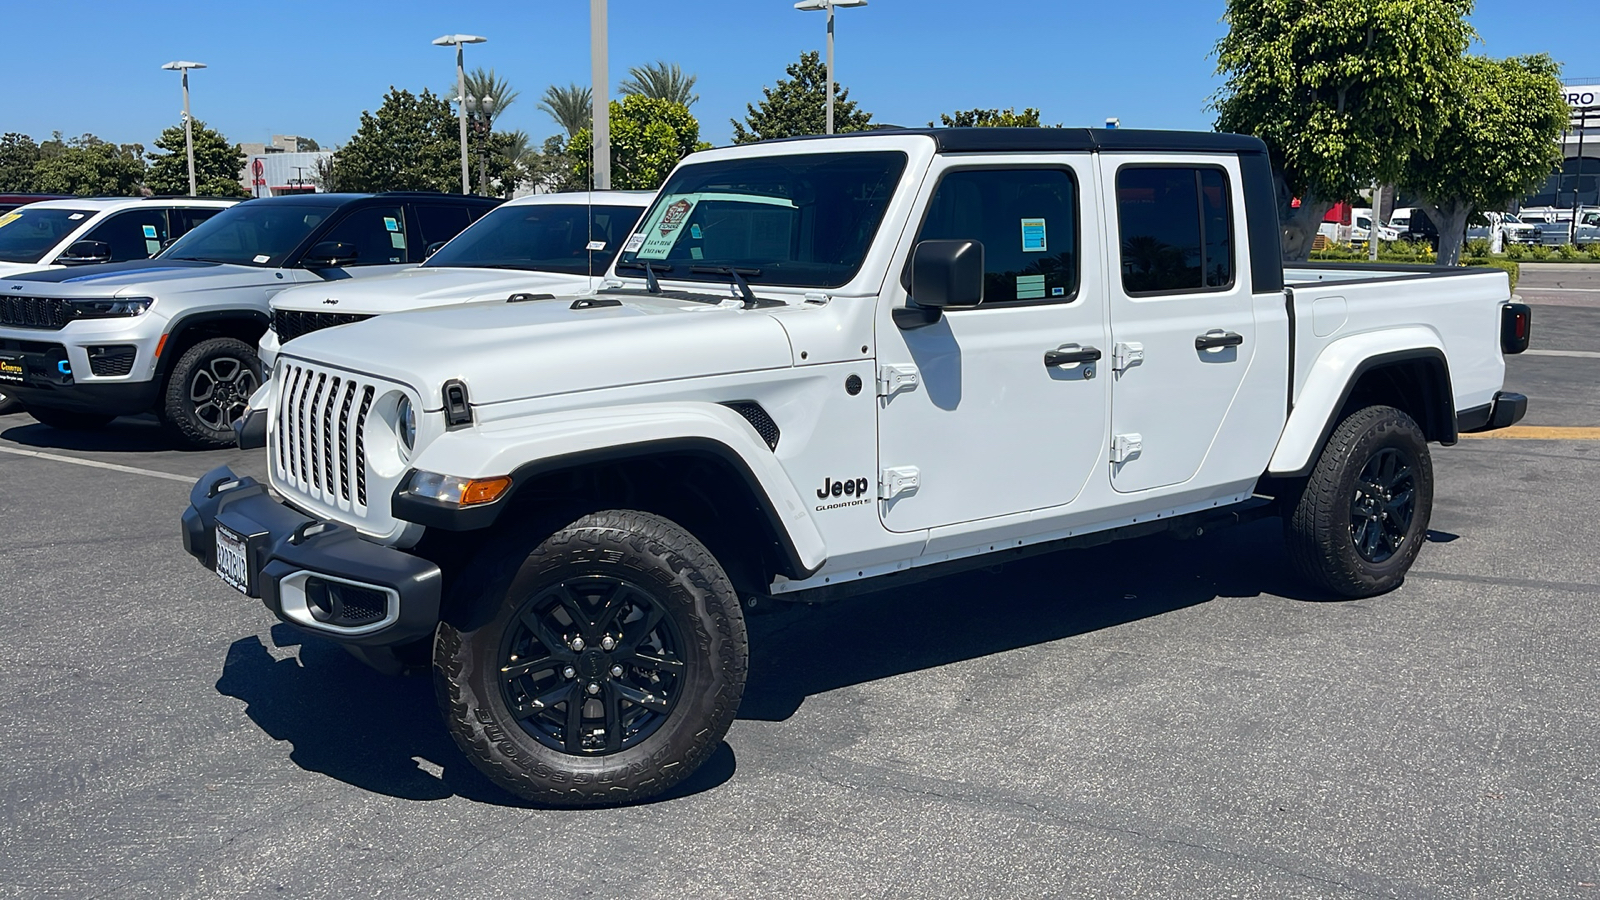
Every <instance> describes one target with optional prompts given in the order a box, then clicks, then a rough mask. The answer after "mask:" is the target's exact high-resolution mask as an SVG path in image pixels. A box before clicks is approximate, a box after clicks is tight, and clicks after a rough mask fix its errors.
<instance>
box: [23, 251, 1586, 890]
mask: <svg viewBox="0 0 1600 900" xmlns="http://www.w3.org/2000/svg"><path fill="white" fill-rule="evenodd" d="M1518 292H1519V294H1521V295H1522V297H1523V298H1524V299H1526V300H1527V301H1528V302H1529V303H1531V304H1532V305H1533V306H1534V308H1535V330H1534V339H1533V349H1534V350H1535V351H1538V352H1537V353H1535V354H1530V355H1525V356H1521V357H1517V358H1513V359H1511V360H1510V361H1509V363H1508V379H1507V387H1508V389H1511V390H1522V391H1523V392H1525V393H1527V394H1528V395H1529V396H1530V397H1531V398H1532V406H1531V409H1530V413H1529V417H1528V419H1527V424H1530V425H1544V426H1554V427H1585V426H1590V427H1593V426H1600V400H1597V398H1596V396H1595V390H1594V386H1595V381H1596V375H1597V373H1600V266H1587V267H1580V266H1531V265H1530V266H1526V267H1524V275H1523V282H1522V285H1521V287H1520V288H1519V291H1518ZM1585 354H1587V355H1585ZM39 454H42V455H39ZM1435 459H1436V466H1437V485H1438V488H1437V491H1438V498H1437V504H1436V508H1435V512H1434V519H1433V532H1432V533H1431V535H1430V543H1429V545H1428V546H1427V547H1425V548H1424V550H1423V552H1422V555H1421V557H1420V558H1419V560H1418V561H1417V564H1416V567H1415V569H1414V570H1413V573H1412V575H1411V577H1410V578H1409V579H1407V581H1406V583H1405V585H1404V586H1403V587H1402V588H1400V589H1399V590H1397V591H1395V592H1393V593H1391V594H1389V595H1387V596H1384V597H1380V598H1375V599H1371V600H1362V601H1356V602H1344V603H1330V602H1317V601H1316V600H1314V599H1311V598H1309V597H1307V596H1306V595H1305V594H1304V593H1303V592H1302V590H1301V588H1300V587H1299V586H1298V585H1297V584H1296V583H1295V582H1294V580H1293V579H1292V578H1291V577H1290V576H1289V574H1288V572H1287V571H1286V568H1285V566H1284V563H1283V561H1282V554H1281V541H1280V539H1279V537H1278V533H1277V524H1276V523H1275V522H1272V521H1266V522H1259V523H1256V524H1254V525H1251V526H1247V527H1243V528H1238V529H1234V530H1231V531H1224V532H1220V533H1217V534H1215V535H1212V536H1208V537H1207V538H1205V539H1202V540H1198V541H1191V542H1182V543H1180V542H1175V541H1170V540H1167V539H1160V538H1158V539H1147V540H1140V541H1132V542H1126V543H1122V544H1116V545H1111V546H1107V547H1102V548H1097V549H1093V550H1085V551H1075V552H1067V553H1060V554H1054V555H1050V556H1045V557H1039V558H1035V559H1032V560H1028V561H1026V562H1021V563H1016V564H1012V565H1009V566H1006V567H1004V568H1002V569H999V570H996V571H979V572H972V573H968V574H964V575H959V576H954V577H950V578H945V579H941V580H938V581H935V582H931V583H925V584H922V585H918V586H914V587H908V588H903V589H899V590H894V591H889V592H883V593H878V594H872V595H867V596H862V597H858V598H855V599H852V600H848V601H845V602H842V603H839V604H836V605H833V606H830V607H827V608H825V609H822V610H817V611H806V612H800V613H784V614H779V615H776V616H769V617H757V618H754V619H752V622H751V629H752V645H753V647H752V652H753V660H752V661H753V672H752V677H751V681H750V686H749V689H748V691H747V692H746V697H745V702H744V706H743V708H742V710H741V713H740V718H739V720H738V721H737V722H736V723H735V724H734V726H733V728H732V730H731V731H730V732H729V734H728V736H727V740H726V743H725V745H724V746H723V747H722V748H721V750H720V751H719V752H718V753H717V754H716V755H715V757H714V758H713V759H712V760H711V762H710V763H709V764H708V765H707V766H705V767H704V768H703V769H702V770H701V771H700V772H699V773H697V774H696V775H695V776H694V777H693V778H692V779H691V780H690V781H689V782H688V783H686V784H685V785H684V786H682V787H681V788H680V789H679V790H677V791H675V792H674V793H673V794H672V795H671V796H669V797H666V798H662V799H660V800H658V801H656V802H653V803H649V804H645V805H642V806H635V807H630V808H621V809H608V810H595V811H562V810H554V811H553V810H546V809H537V808H532V807H530V806H529V805H527V804H525V803H523V802H521V801H519V800H517V799H516V798H514V797H511V796H509V795H507V794H505V793H503V792H501V791H499V790H498V789H497V788H495V787H494V786H493V785H492V784H490V783H489V782H488V781H487V780H485V779H484V778H482V777H481V776H480V775H478V774H477V772H476V771H475V770H474V769H473V768H472V767H471V765H470V764H469V763H467V762H466V760H465V759H464V758H463V757H462V756H461V755H460V753H459V752H457V750H456V749H455V747H454V745H453V744H452V743H451V741H450V738H449V736H448V735H447V734H446V732H445V730H444V727H443V725H442V723H441V721H440V718H439V716H438V713H437V711H436V709H435V707H434V701H433V697H432V691H431V686H430V685H429V683H428V681H427V679H425V678H403V679H390V678H384V677H382V676H379V675H377V674H374V673H372V672H370V671H368V670H367V669H365V668H364V667H362V666H361V665H360V664H359V663H357V662H356V661H355V660H354V659H352V658H350V657H348V656H347V655H346V654H344V653H343V651H341V650H338V649H337V648H335V647H333V646H331V645H329V644H326V643H323V642H320V641H317V640H315V639H312V638H304V637H302V636H300V635H299V634H297V633H296V632H294V631H292V630H290V629H288V628H286V627H284V626H281V625H279V626H274V625H273V624H272V623H271V621H270V619H269V617H268V615H267V613H266V612H265V611H264V610H263V609H262V608H261V606H260V605H259V604H258V603H257V602H255V601H250V600H245V599H242V598H240V597H238V596H237V595H233V594H232V593H231V592H230V591H229V590H228V589H227V588H225V587H223V586H222V585H221V584H219V583H218V581H217V579H216V577H215V576H214V575H213V574H211V573H210V572H207V571H205V570H203V569H201V568H200V567H199V566H198V565H196V564H195V563H194V562H193V561H192V560H190V559H189V558H188V557H187V556H185V555H184V554H183V553H182V551H181V549H180V547H179V544H178V537H177V518H178V514H179V512H180V511H181V509H182V508H183V506H184V504H185V502H186V501H185V498H186V496H187V492H188V482H189V481H190V480H192V479H193V478H194V477H197V476H198V475H200V474H201V473H202V472H204V471H206V470H208V469H210V468H211V467H213V466H215V465H219V464H223V463H226V464H229V465H234V466H235V467H236V468H238V469H239V470H241V471H246V472H251V473H254V474H260V471H261V469H262V468H263V463H264V459H263V458H262V457H261V455H260V454H258V453H242V452H239V451H218V452H214V453H187V452H181V451H177V450H174V449H172V448H171V445H170V444H168V443H167V442H166V439H165V438H164V437H163V436H162V435H161V433H160V432H159V430H158V429H157V428H156V427H155V425H154V423H153V422H151V421H149V420H139V419H126V420H119V421H118V422H117V423H115V424H114V425H113V426H112V427H111V428H110V429H108V430H107V431H105V432H102V433H99V434H97V435H90V436H83V435H69V434H65V433H62V432H57V431H54V430H52V429H49V428H46V427H45V426H42V425H38V424H36V423H34V422H33V421H32V419H31V418H29V417H28V416H26V415H12V416H3V417H0V522H3V523H4V529H5V530H4V535H5V537H4V539H3V543H0V634H3V635H4V636H5V640H4V641H3V642H0V760H3V764H4V778H3V779H0V897H19V898H20V897H26V898H86V897H118V898H121V897H160V898H231V897H261V896H285V897H301V896H306V897H311V896H315V897H357V896H359V897H375V898H376V897H407V898H411V897H419V898H421V897H450V898H477V897H484V898H498V897H506V896H526V897H680V898H700V897H704V898H727V897H828V898H836V897H896V898H898V897H907V898H930V897H941V898H942V897H1046V896H1060V897H1146V898H1148V897H1253V898H1289V897H1293V898H1311V897H1329V898H1335V897H1337V898H1344V897H1396V898H1452V900H1454V898H1474V897H1478V898H1509V897H1528V898H1552V897H1590V896H1595V897H1600V709H1597V708H1596V705H1595V703H1594V699H1593V698H1594V697H1595V696H1597V695H1600V667H1597V666H1596V664H1595V659H1596V651H1595V645H1596V641H1595V637H1596V634H1597V633H1600V557H1597V554H1596V550H1597V549H1600V521H1597V518H1596V517H1595V516H1594V515H1593V514H1592V513H1593V510H1594V509H1595V508H1596V501H1597V499H1600V497H1597V495H1600V481H1597V479H1596V478H1595V474H1596V471H1597V469H1596V465H1597V463H1600V442H1596V441H1587V440H1517V439H1500V438H1494V439H1478V440H1470V441H1462V442H1461V443H1460V444H1459V445H1457V446H1455V447H1450V448H1436V457H1435ZM84 463H87V464H84ZM163 476H167V477H163Z"/></svg>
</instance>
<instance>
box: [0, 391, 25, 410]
mask: <svg viewBox="0 0 1600 900" xmlns="http://www.w3.org/2000/svg"><path fill="white" fill-rule="evenodd" d="M14 412H22V401H21V400H18V399H17V398H15V397H13V396H11V395H10V394H7V393H6V392H5V391H0V416H4V415H7V414H10V413H14Z"/></svg>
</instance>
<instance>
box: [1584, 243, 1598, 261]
mask: <svg viewBox="0 0 1600 900" xmlns="http://www.w3.org/2000/svg"><path fill="white" fill-rule="evenodd" d="M1583 249H1585V250H1587V251H1588V252H1589V258H1590V259H1594V260H1600V244H1590V245H1589V246H1587V247H1585V248H1583Z"/></svg>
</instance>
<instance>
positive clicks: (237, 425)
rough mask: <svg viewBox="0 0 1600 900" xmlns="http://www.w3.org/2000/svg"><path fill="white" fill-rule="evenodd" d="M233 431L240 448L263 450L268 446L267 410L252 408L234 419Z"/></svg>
mask: <svg viewBox="0 0 1600 900" xmlns="http://www.w3.org/2000/svg"><path fill="white" fill-rule="evenodd" d="M233 433H234V435H235V436H236V437H237V438H238V439H239V449H240V450H261V449H264V448H265V447H266V446H267V411H266V410H264V409H252V410H250V411H249V412H246V413H245V414H244V415H243V416H240V417H239V418H237V419H234V420H233Z"/></svg>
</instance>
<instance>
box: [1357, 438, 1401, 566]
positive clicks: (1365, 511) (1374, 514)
mask: <svg viewBox="0 0 1600 900" xmlns="http://www.w3.org/2000/svg"><path fill="white" fill-rule="evenodd" d="M1416 495H1417V481H1416V477H1415V476H1414V475H1413V474H1412V471H1411V465H1410V463H1409V462H1408V461H1407V460H1406V458H1405V456H1404V455H1403V454H1402V453H1401V452H1400V451H1399V450H1397V449H1395V448H1393V447H1385V448H1384V449H1382V450H1379V451H1378V452H1377V453H1374V454H1373V455H1372V456H1371V457H1369V458H1368V459H1367V464H1366V465H1365V466H1363V467H1362V468H1361V474H1360V475H1358V476H1357V477H1356V489H1355V496H1354V497H1353V498H1352V499H1351V501H1350V540H1351V542H1352V543H1353V544H1354V545H1355V549H1356V552H1357V553H1358V554H1360V555H1361V558H1362V559H1364V560H1366V561H1367V562H1369V563H1382V562H1387V561H1388V560H1390V559H1391V558H1393V557H1394V555H1395V554H1396V553H1398V552H1399V551H1400V548H1401V545H1402V544H1404V543H1405V541H1406V537H1407V534H1408V533H1409V532H1410V531H1411V520H1412V518H1413V517H1414V516H1415V514H1416V510H1417V507H1416Z"/></svg>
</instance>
